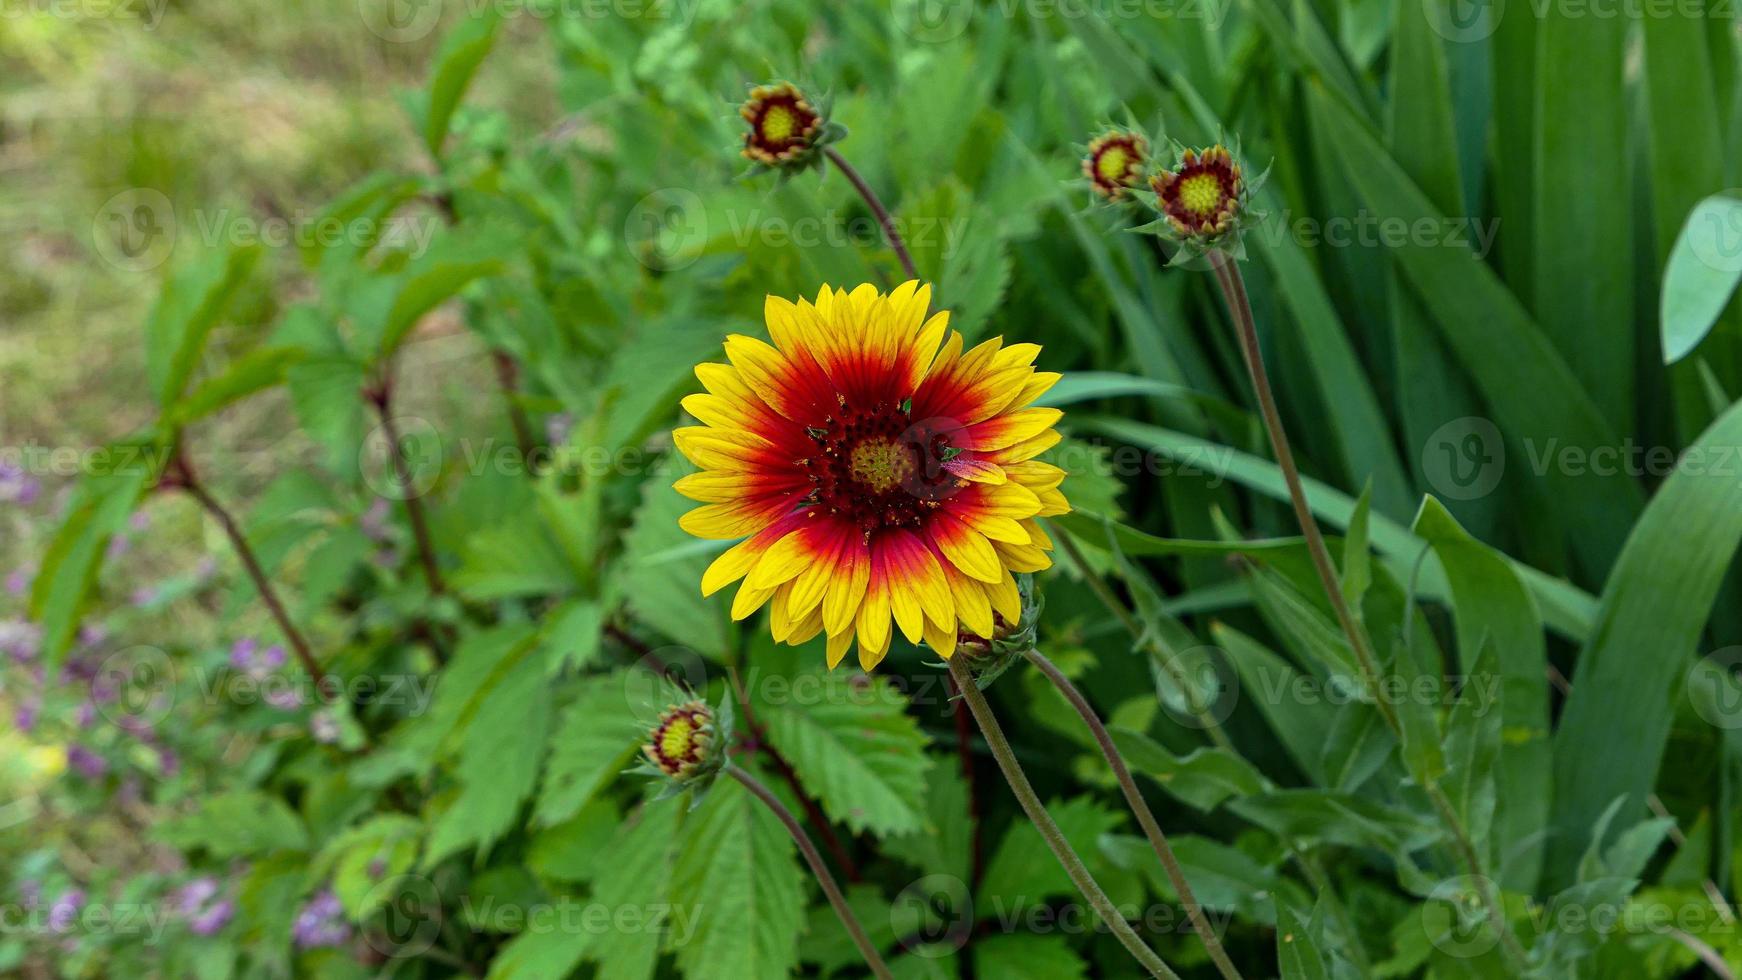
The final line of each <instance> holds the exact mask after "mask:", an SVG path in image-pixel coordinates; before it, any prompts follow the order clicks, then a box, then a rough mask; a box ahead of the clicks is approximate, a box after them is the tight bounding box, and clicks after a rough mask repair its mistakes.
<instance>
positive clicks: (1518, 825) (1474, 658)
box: [1413, 497, 1551, 892]
mask: <svg viewBox="0 0 1742 980" xmlns="http://www.w3.org/2000/svg"><path fill="white" fill-rule="evenodd" d="M1413 530H1414V531H1415V533H1416V534H1418V535H1420V536H1421V537H1422V538H1423V539H1424V540H1426V541H1428V542H1429V543H1430V544H1431V545H1432V546H1433V548H1434V551H1435V552H1436V553H1437V554H1438V555H1439V557H1440V564H1441V565H1442V566H1443V567H1444V568H1445V570H1446V579H1447V581H1448V582H1449V583H1450V585H1451V595H1452V609H1453V612H1454V613H1455V615H1456V622H1457V632H1458V661H1459V663H1460V664H1461V665H1462V667H1463V670H1464V672H1465V673H1466V674H1470V673H1472V672H1473V671H1474V669H1475V668H1474V665H1475V664H1476V663H1477V662H1478V658H1479V656H1480V654H1481V651H1482V649H1483V646H1482V644H1483V641H1484V639H1486V640H1487V641H1488V643H1489V644H1490V645H1491V648H1492V650H1493V652H1494V654H1495V658H1496V660H1497V664H1496V666H1497V668H1498V670H1499V674H1500V684H1501V688H1500V692H1499V697H1500V704H1499V713H1500V718H1501V736H1502V745H1501V748H1500V759H1499V762H1498V765H1497V777H1496V778H1497V787H1498V789H1497V792H1498V795H1499V798H1500V799H1503V800H1505V801H1506V806H1505V807H1503V808H1501V810H1500V812H1499V813H1498V814H1497V815H1496V818H1495V819H1496V826H1495V828H1494V834H1495V847H1496V850H1497V852H1498V853H1500V854H1504V855H1507V863H1506V867H1505V872H1504V874H1503V876H1502V884H1503V885H1504V886H1505V887H1506V888H1507V889H1508V890H1511V891H1521V892H1530V891H1532V890H1533V889H1534V887H1535V883H1536V879H1537V876H1538V873H1539V872H1540V869H1541V867H1542V852H1541V849H1540V848H1539V847H1526V845H1527V843H1528V842H1530V841H1531V840H1532V839H1533V838H1536V837H1537V836H1538V835H1540V833H1541V829H1542V828H1543V827H1544V826H1545V825H1546V824H1547V821H1548V812H1549V798H1550V795H1551V786H1550V774H1549V766H1550V763H1551V747H1550V743H1549V741H1548V738H1549V692H1548V655H1547V651H1546V649H1545V646H1544V639H1543V635H1542V621H1541V619H1540V618H1539V617H1538V616H1537V612H1536V604H1535V603H1534V602H1532V601H1531V598H1530V593H1528V592H1526V591H1525V589H1524V584H1523V583H1522V582H1520V581H1519V579H1518V576H1517V575H1515V574H1513V572H1512V569H1511V567H1510V565H1509V564H1508V562H1507V561H1506V558H1505V556H1503V555H1501V554H1500V553H1499V552H1497V551H1495V550H1493V549H1492V548H1489V547H1488V546H1486V545H1484V544H1482V543H1481V542H1480V541H1477V540H1476V539H1475V538H1473V537H1471V536H1470V535H1469V534H1468V533H1467V532H1465V530H1464V529H1463V528H1462V527H1460V526H1459V525H1458V523H1457V521H1456V520H1455V519H1454V518H1453V517H1452V515H1451V514H1450V513H1449V512H1448V511H1447V510H1446V509H1445V508H1444V507H1443V506H1441V505H1440V502H1439V501H1437V500H1435V499H1434V498H1432V497H1428V498H1427V499H1425V500H1423V501H1422V506H1421V513H1420V514H1418V515H1417V516H1416V519H1415V527H1414V528H1413ZM1467 683H1468V682H1467Z"/></svg>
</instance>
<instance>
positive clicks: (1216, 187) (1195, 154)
mask: <svg viewBox="0 0 1742 980" xmlns="http://www.w3.org/2000/svg"><path fill="white" fill-rule="evenodd" d="M1150 187H1151V189H1153V190H1154V191H1155V197H1156V203H1157V204H1158V206H1160V208H1161V210H1162V212H1163V213H1164V214H1166V215H1167V219H1168V222H1169V223H1170V224H1172V225H1173V228H1174V231H1176V232H1178V233H1179V234H1180V235H1184V236H1192V237H1196V238H1214V237H1216V236H1218V235H1221V234H1222V233H1224V232H1226V231H1228V230H1229V229H1230V228H1231V227H1233V224H1234V222H1235V221H1236V220H1237V219H1238V217H1239V214H1240V208H1241V206H1242V204H1243V195H1244V193H1245V186H1244V183H1243V178H1242V176H1241V171H1240V165H1239V164H1238V163H1236V162H1234V157H1233V154H1231V153H1229V152H1228V149H1227V148H1226V147H1224V146H1222V145H1221V144H1219V143H1218V144H1216V145H1215V146H1212V147H1210V148H1208V149H1206V150H1202V151H1198V150H1186V151H1185V152H1184V153H1182V154H1181V155H1180V162H1179V166H1178V167H1176V168H1174V169H1173V170H1164V171H1162V172H1161V173H1159V174H1156V175H1155V176H1154V177H1153V178H1151V179H1150Z"/></svg>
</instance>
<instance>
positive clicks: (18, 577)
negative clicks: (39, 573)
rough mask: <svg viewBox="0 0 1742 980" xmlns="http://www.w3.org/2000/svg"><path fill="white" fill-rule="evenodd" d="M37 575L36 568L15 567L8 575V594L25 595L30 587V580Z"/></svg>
mask: <svg viewBox="0 0 1742 980" xmlns="http://www.w3.org/2000/svg"><path fill="white" fill-rule="evenodd" d="M35 577H36V569H34V568H15V569H13V570H12V571H11V572H8V573H7V575H6V592H7V594H8V595H23V594H24V590H25V589H28V588H30V580H31V579H33V578H35Z"/></svg>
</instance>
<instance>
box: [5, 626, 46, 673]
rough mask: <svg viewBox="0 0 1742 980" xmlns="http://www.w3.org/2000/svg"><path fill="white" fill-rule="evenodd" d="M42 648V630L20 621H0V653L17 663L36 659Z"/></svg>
mask: <svg viewBox="0 0 1742 980" xmlns="http://www.w3.org/2000/svg"><path fill="white" fill-rule="evenodd" d="M41 646H42V629H41V627H39V626H37V625H36V624H35V623H32V622H28V621H26V620H22V619H0V652H4V653H5V654H6V655H7V656H9V657H11V658H12V659H13V660H16V661H18V662H19V663H21V664H22V663H29V662H30V661H32V660H35V659H36V655H37V653H38V652H39V650H40V648H41Z"/></svg>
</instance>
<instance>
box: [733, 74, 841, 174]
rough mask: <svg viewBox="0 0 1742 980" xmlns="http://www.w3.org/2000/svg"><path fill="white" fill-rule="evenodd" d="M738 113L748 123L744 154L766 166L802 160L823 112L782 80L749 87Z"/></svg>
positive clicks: (819, 129) (814, 139)
mask: <svg viewBox="0 0 1742 980" xmlns="http://www.w3.org/2000/svg"><path fill="white" fill-rule="evenodd" d="M738 114H739V115H740V116H743V117H744V121H745V122H747V123H749V124H750V131H749V132H748V133H745V134H744V155H745V156H746V157H749V158H750V159H751V160H754V161H756V162H757V163H760V164H763V165H764V166H768V167H780V166H789V165H792V164H794V163H799V162H802V161H803V160H804V158H806V157H808V156H809V154H810V152H811V150H812V149H813V148H814V147H815V145H816V143H817V138H818V137H819V136H820V135H821V134H822V131H823V127H824V120H823V114H822V113H821V112H819V111H817V109H816V107H814V106H812V105H811V103H810V101H809V100H807V99H806V98H805V97H804V94H803V93H802V92H800V91H799V90H798V89H797V88H796V87H795V86H793V85H791V84H788V83H786V82H781V83H779V84H777V85H759V86H757V87H756V88H754V89H751V90H750V98H749V100H748V101H746V102H745V103H744V105H743V106H741V107H740V108H739V109H738Z"/></svg>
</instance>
